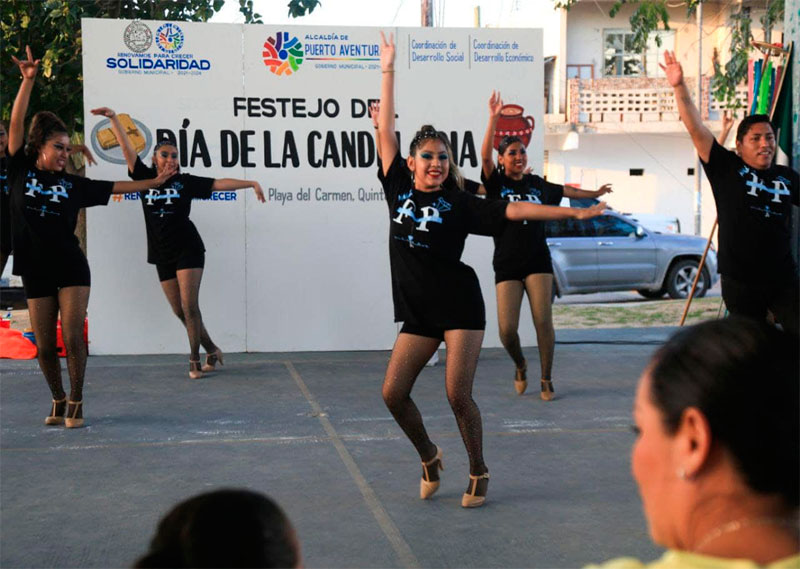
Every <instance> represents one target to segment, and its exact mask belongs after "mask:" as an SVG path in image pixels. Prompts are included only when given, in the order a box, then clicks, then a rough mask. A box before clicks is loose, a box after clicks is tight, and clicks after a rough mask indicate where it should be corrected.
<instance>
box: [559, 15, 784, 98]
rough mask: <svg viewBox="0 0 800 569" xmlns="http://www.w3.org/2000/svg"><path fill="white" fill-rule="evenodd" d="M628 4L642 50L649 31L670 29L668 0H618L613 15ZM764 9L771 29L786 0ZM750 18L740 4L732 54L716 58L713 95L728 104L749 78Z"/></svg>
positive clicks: (765, 22)
mask: <svg viewBox="0 0 800 569" xmlns="http://www.w3.org/2000/svg"><path fill="white" fill-rule="evenodd" d="M576 1H577V0H553V3H554V5H555V7H556V8H563V9H566V10H569V9H570V8H571V7H572V5H573V4H574V3H575V2H576ZM703 2H705V0H688V1H687V2H685V6H686V9H687V13H688V14H692V13H693V12H694V11H695V10H696V8H697V5H698V4H701V3H703ZM626 4H635V5H636V8H635V9H634V11H633V14H631V17H630V23H631V31H633V33H634V38H633V42H634V48H635V49H636V50H638V51H640V52H643V51H644V50H645V49H646V47H647V40H648V38H649V37H650V34H651V33H653V32H655V31H656V30H658V29H659V27H661V26H663V29H665V30H668V29H669V14H668V11H667V7H668V3H667V1H666V0H616V2H614V5H613V6H612V7H611V10H610V11H609V15H610V16H611V17H612V18H613V17H614V16H616V15H617V13H619V11H620V9H621V8H622V7H623V6H624V5H626ZM764 7H765V13H764V15H763V16H762V17H761V25H762V26H763V28H764V29H765V30H768V29H771V28H772V27H773V25H774V24H775V22H776V21H779V20H782V19H783V13H784V0H765V3H764ZM751 22H752V21H751V18H750V11H749V9H746V8H745V9H742V8H740V9H739V11H738V12H736V13H735V14H733V15H732V16H731V24H730V27H731V47H730V57H729V59H728V62H727V63H726V64H725V65H722V64H720V62H719V54H717V55H716V57H715V60H714V82H713V84H714V88H713V93H714V98H716V99H717V100H718V101H722V102H724V103H725V104H726V105H727V106H728V107H733V106H734V101H735V98H736V86H737V85H740V84H741V83H742V82H743V81H744V80H745V79H746V78H747V60H748V58H749V57H750V40H751V39H752V38H753V36H752V34H751V32H750V27H751ZM655 39H656V44H657V45H659V46H660V45H661V39H660V38H659V37H658V36H656V37H655Z"/></svg>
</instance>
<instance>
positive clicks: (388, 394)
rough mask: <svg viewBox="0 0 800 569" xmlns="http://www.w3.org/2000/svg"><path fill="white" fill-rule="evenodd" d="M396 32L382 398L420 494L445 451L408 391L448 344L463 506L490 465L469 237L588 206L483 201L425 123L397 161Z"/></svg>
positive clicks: (388, 93) (389, 92) (385, 136)
mask: <svg viewBox="0 0 800 569" xmlns="http://www.w3.org/2000/svg"><path fill="white" fill-rule="evenodd" d="M394 58H395V46H394V38H393V37H392V36H390V38H389V40H388V41H387V39H386V37H385V36H384V35H383V33H381V56H380V60H381V73H382V74H381V77H382V79H381V103H380V116H379V128H378V138H379V143H380V148H381V150H380V155H381V158H382V164H381V166H382V170H381V172H380V174H381V175H380V177H381V181H382V183H383V188H384V193H385V195H386V202H387V205H388V207H389V215H390V232H389V260H390V265H391V272H392V297H393V300H394V312H395V320H396V321H398V322H400V321H402V322H403V326H402V329H401V330H400V334H398V336H397V340H396V342H395V345H394V348H393V350H392V355H391V358H390V360H389V365H388V368H387V370H386V377H385V380H384V384H383V398H384V401H385V402H386V405H387V406H388V408H389V410H390V411H391V413H392V415H393V416H394V418H395V420H397V422H398V424H399V425H400V427H401V428H402V429H403V431H404V432H405V433H406V435H407V436H408V438H409V439H410V440H411V442H412V444H413V445H414V447H415V448H416V450H417V452H418V453H419V456H420V458H421V460H422V465H423V468H422V480H421V481H420V497H421V498H423V499H426V498H429V497H430V496H432V495H433V493H434V492H435V491H436V490H437V489H438V487H439V470H441V469H442V450H441V449H440V448H439V447H437V446H436V445H435V444H434V443H433V442H432V441H431V440H430V438H429V437H428V434H427V432H426V431H425V427H424V425H423V422H422V416H421V415H420V413H419V410H418V409H417V407H416V405H415V404H414V402H413V400H412V399H411V397H410V394H411V389H412V388H413V386H414V382H415V381H416V379H417V376H418V375H419V373H420V371H421V370H422V368H423V366H424V365H425V363H426V362H427V361H428V360H429V359H430V357H431V355H432V354H433V352H434V351H435V350H437V349H438V347H439V344H440V343H441V342H442V341H444V342H445V345H446V346H447V361H446V369H445V387H446V391H447V398H448V401H449V402H450V406H451V408H452V409H453V413H454V414H455V416H456V421H457V423H458V427H459V430H460V431H461V437H462V439H463V441H464V444H465V446H466V448H467V454H468V455H469V463H470V472H469V478H470V480H469V484H468V486H467V491H466V492H465V493H464V496H463V497H462V502H461V505H462V506H464V507H476V506H481V505H482V504H483V503H484V501H485V499H486V491H487V488H488V483H489V472H488V468H487V467H486V464H485V462H484V460H483V448H482V445H483V442H482V439H483V434H482V424H481V415H480V411H479V410H478V406H477V405H476V404H475V401H474V400H473V399H472V382H473V379H474V377H475V369H476V367H477V363H478V354H479V352H480V348H481V342H482V341H483V331H484V328H485V312H484V305H483V298H482V296H481V291H480V285H479V283H478V278H477V275H476V274H475V271H473V270H472V269H471V268H470V267H468V266H467V265H465V264H464V263H463V262H461V253H462V251H463V249H464V242H465V240H466V238H467V235H468V234H470V233H475V234H479V235H498V234H500V233H501V232H502V231H503V229H504V227H505V225H506V223H507V222H508V220H512V221H524V220H528V219H561V218H566V217H579V218H588V217H593V216H596V215H599V214H600V213H602V211H603V209H604V207H605V204H602V203H601V204H599V205H598V206H595V207H592V208H587V209H581V210H578V209H571V208H558V207H548V206H542V205H536V204H532V203H521V202H519V203H508V202H505V201H500V200H484V199H480V198H478V197H475V196H473V195H470V194H468V193H466V192H464V191H463V190H462V189H461V187H462V184H461V176H460V174H459V172H458V169H457V167H456V165H455V163H454V162H453V159H452V151H451V149H450V145H449V142H448V140H447V137H446V136H445V135H444V133H442V132H439V131H437V130H435V129H434V128H433V127H431V126H423V127H422V128H421V129H420V131H419V132H417V134H416V135H415V136H414V138H413V140H412V141H411V146H410V150H409V156H408V158H407V159H403V158H402V157H401V156H400V154H399V152H398V146H397V137H396V136H395V124H394V122H395V121H394V116H395V105H394Z"/></svg>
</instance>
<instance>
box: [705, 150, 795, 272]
mask: <svg viewBox="0 0 800 569" xmlns="http://www.w3.org/2000/svg"><path fill="white" fill-rule="evenodd" d="M703 168H704V170H705V172H706V175H707V176H708V180H709V182H710V183H711V190H712V192H713V193H714V201H715V202H716V204H717V217H718V219H719V272H720V273H721V274H723V275H728V276H730V277H733V278H735V279H737V280H740V281H743V282H748V283H752V284H758V283H761V284H764V283H765V282H766V283H772V282H782V281H791V280H793V279H796V278H797V267H796V266H795V264H794V260H793V259H792V252H791V229H790V228H791V216H792V204H794V205H798V190H800V188H798V186H800V178H798V174H797V172H795V171H794V170H792V169H791V168H788V167H786V166H771V167H770V168H767V169H766V170H757V169H755V168H752V167H750V166H748V165H747V164H745V163H744V161H742V159H741V158H740V157H739V156H737V155H736V154H735V153H734V152H731V151H730V150H725V149H724V148H723V147H722V146H720V145H719V143H717V141H716V140H715V141H714V145H713V146H712V147H711V154H710V155H709V157H708V162H707V163H706V162H704V163H703Z"/></svg>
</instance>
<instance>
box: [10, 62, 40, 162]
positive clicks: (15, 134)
mask: <svg viewBox="0 0 800 569" xmlns="http://www.w3.org/2000/svg"><path fill="white" fill-rule="evenodd" d="M25 52H26V54H27V56H28V59H26V60H23V61H20V60H19V59H17V58H16V57H14V56H13V55H12V56H11V60H12V61H13V62H14V64H15V65H16V66H17V67H19V72H20V73H21V74H22V83H20V85H19V91H17V97H16V98H15V99H14V106H13V107H11V120H10V121H9V124H8V148H7V151H6V153H7V154H8V155H14V154H16V153H17V150H19V149H20V148H22V145H23V144H24V143H25V115H26V114H27V112H28V103H29V102H30V100H31V92H32V91H33V83H34V81H36V74H37V73H38V72H39V61H41V60H39V59H33V54H32V53H31V48H30V46H25Z"/></svg>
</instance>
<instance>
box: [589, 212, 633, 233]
mask: <svg viewBox="0 0 800 569" xmlns="http://www.w3.org/2000/svg"><path fill="white" fill-rule="evenodd" d="M592 223H594V226H595V228H596V229H597V235H598V237H632V236H634V235H636V227H635V226H634V225H631V224H630V223H628V222H627V221H623V220H622V219H620V218H618V217H614V216H613V215H601V216H600V217H595V218H594V219H592Z"/></svg>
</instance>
